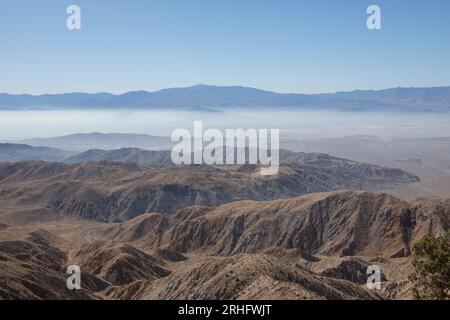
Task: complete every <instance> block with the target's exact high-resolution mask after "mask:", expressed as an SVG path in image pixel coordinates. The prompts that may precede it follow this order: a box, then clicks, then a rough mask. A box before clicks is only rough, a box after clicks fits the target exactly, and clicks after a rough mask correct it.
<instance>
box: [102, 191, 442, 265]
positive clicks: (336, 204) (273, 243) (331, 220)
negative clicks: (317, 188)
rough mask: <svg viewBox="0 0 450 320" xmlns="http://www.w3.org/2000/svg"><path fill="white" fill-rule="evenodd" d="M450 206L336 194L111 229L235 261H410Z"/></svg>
mask: <svg viewBox="0 0 450 320" xmlns="http://www.w3.org/2000/svg"><path fill="white" fill-rule="evenodd" d="M449 210H450V201H448V200H447V201H442V202H441V203H440V204H436V205H432V206H430V203H429V202H418V203H409V202H406V201H402V200H399V199H397V198H394V197H392V196H389V195H386V194H384V193H371V192H362V191H336V192H331V193H317V194H311V195H306V196H303V197H298V198H292V199H286V200H275V201H238V202H233V203H230V204H225V205H222V206H219V207H217V208H209V207H199V206H196V207H192V208H185V209H182V210H180V211H179V212H178V213H176V214H175V215H172V216H163V215H161V214H158V213H149V214H145V215H141V216H139V217H137V218H135V219H132V220H129V221H126V222H124V223H122V224H119V225H117V226H114V227H112V228H111V229H108V230H107V231H106V233H105V234H106V237H107V238H108V239H110V240H114V241H118V242H126V243H128V242H138V243H140V245H142V246H143V247H146V248H156V247H163V248H169V249H173V250H176V251H179V252H184V253H186V252H191V253H203V254H205V253H207V254H210V255H233V254H238V253H262V252H265V251H267V250H270V249H271V248H274V247H276V248H279V249H283V250H292V249H295V250H299V251H300V252H303V253H306V254H308V255H324V256H379V255H381V256H385V257H404V256H408V255H409V254H410V251H411V245H412V243H413V242H414V241H416V240H417V239H420V238H422V237H423V236H425V235H428V234H441V233H445V232H447V231H448V230H449V226H450V222H449V220H450V211H449Z"/></svg>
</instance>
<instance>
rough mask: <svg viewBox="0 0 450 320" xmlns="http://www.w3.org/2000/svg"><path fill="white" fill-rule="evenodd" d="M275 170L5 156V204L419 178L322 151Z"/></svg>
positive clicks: (90, 214) (98, 206)
mask: <svg viewBox="0 0 450 320" xmlns="http://www.w3.org/2000/svg"><path fill="white" fill-rule="evenodd" d="M286 158H289V160H288V161H287V162H286V164H283V165H282V166H281V168H280V171H279V173H278V174H277V175H275V176H265V177H264V176H260V175H259V168H258V167H257V166H252V165H243V166H225V167H208V166H180V167H154V166H146V165H139V164H136V163H118V162H113V163H111V162H86V163H79V164H72V165H69V164H62V163H48V162H20V163H6V164H0V204H1V207H2V209H0V214H2V213H1V211H3V212H6V214H8V213H9V212H12V211H14V215H13V216H11V217H10V218H11V219H12V220H16V219H18V218H19V217H18V215H19V214H18V212H21V217H22V218H23V219H31V218H33V219H36V217H38V216H44V217H45V216H49V215H54V214H64V215H69V216H77V217H81V218H87V219H95V220H99V221H122V220H127V219H129V218H133V217H135V216H137V215H139V214H142V213H144V212H160V213H164V214H172V213H175V212H177V211H178V210H180V209H182V208H186V207H189V206H193V205H203V206H214V207H215V206H218V205H221V204H224V203H229V202H233V201H237V200H243V199H251V200H274V199H280V198H290V197H295V196H299V195H304V194H308V193H313V192H324V191H332V190H338V189H368V190H377V189H381V188H388V187H390V186H395V185H402V184H408V183H414V182H415V181H417V180H418V178H417V177H416V176H414V175H411V174H408V173H406V172H404V171H401V170H398V169H389V168H383V167H378V166H372V165H367V164H362V163H358V162H354V161H349V160H344V159H340V158H333V157H330V156H326V155H321V154H293V153H289V154H288V155H287V156H286Z"/></svg>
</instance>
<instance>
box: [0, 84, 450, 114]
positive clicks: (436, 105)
mask: <svg viewBox="0 0 450 320" xmlns="http://www.w3.org/2000/svg"><path fill="white" fill-rule="evenodd" d="M235 107H239V108H258V107H262V108H273V107H292V108H304V109H315V110H358V111H375V110H380V111H386V110H389V111H450V87H431V88H392V89H385V90H378V91H375V90H357V91H351V92H337V93H326V94H297V93H276V92H271V91H264V90H260V89H254V88H248V87H241V86H226V87H225V86H210V85H196V86H192V87H186V88H170V89H163V90H159V91H155V92H148V91H133V92H127V93H124V94H120V95H114V94H110V93H96V94H87V93H66V94H43V95H29V94H21V95H12V94H6V93H3V94H0V109H5V110H29V109H85V108H87V109H93V108H107V109H120V108H142V109H167V108H173V109H194V110H195V109H198V110H209V109H227V108H235Z"/></svg>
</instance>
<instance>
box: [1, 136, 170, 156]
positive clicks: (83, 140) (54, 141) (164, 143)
mask: <svg viewBox="0 0 450 320" xmlns="http://www.w3.org/2000/svg"><path fill="white" fill-rule="evenodd" d="M8 142H11V143H15V144H26V145H30V146H34V147H48V148H56V149H62V150H69V151H73V152H83V151H87V150H91V149H104V150H114V149H121V148H140V149H146V150H160V149H171V148H172V147H173V145H174V143H173V142H171V141H170V138H169V137H161V136H152V135H147V134H135V133H98V132H92V133H76V134H71V135H66V136H60V137H52V138H36V139H26V140H21V141H8Z"/></svg>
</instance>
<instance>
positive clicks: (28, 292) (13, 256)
mask: <svg viewBox="0 0 450 320" xmlns="http://www.w3.org/2000/svg"><path fill="white" fill-rule="evenodd" d="M32 238H34V236H32ZM67 266H68V265H67V257H66V254H65V253H64V252H62V251H61V250H59V249H57V248H55V247H52V246H51V245H50V244H48V243H44V242H42V239H39V240H38V241H36V242H33V239H30V241H18V240H15V241H5V242H0V270H1V272H0V299H6V300H9V299H20V300H29V299H32V300H34V299H48V300H59V299H64V300H65V299H99V297H97V296H96V295H95V294H93V292H94V291H97V290H100V289H104V288H105V285H104V282H103V281H102V280H100V279H96V278H95V277H87V278H86V279H88V281H87V282H86V283H89V282H90V283H91V284H92V285H91V286H90V290H86V289H84V288H83V289H82V290H74V291H70V290H68V289H67V287H66V280H67V274H66V272H65V271H66V268H67ZM89 279H90V280H91V281H89Z"/></svg>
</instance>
